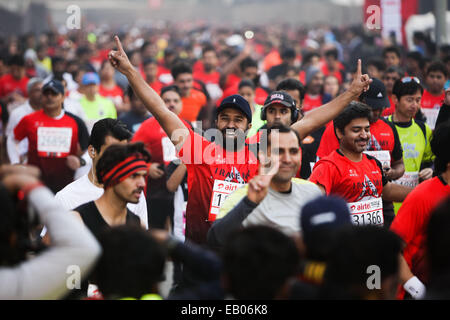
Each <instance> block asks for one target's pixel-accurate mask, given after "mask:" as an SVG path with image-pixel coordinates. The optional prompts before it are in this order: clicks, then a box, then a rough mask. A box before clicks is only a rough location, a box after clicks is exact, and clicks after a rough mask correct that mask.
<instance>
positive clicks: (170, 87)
mask: <svg viewBox="0 0 450 320" xmlns="http://www.w3.org/2000/svg"><path fill="white" fill-rule="evenodd" d="M168 91H174V92H176V93H178V95H179V96H180V97H181V92H180V88H178V86H177V85H174V84H172V85H170V86H165V87H163V88H162V89H161V93H160V94H159V96H160V97H162V96H163V95H164V93H166V92H168Z"/></svg>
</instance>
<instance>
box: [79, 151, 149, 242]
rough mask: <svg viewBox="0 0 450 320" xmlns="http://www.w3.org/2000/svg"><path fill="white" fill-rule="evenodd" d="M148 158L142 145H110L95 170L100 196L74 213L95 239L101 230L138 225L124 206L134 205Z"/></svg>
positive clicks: (142, 183) (136, 218)
mask: <svg viewBox="0 0 450 320" xmlns="http://www.w3.org/2000/svg"><path fill="white" fill-rule="evenodd" d="M149 161H150V154H149V153H148V151H147V150H146V149H145V148H144V144H143V143H133V144H126V145H123V144H113V145H111V146H110V147H108V148H107V149H106V150H105V152H104V153H103V155H102V157H101V158H100V159H99V160H98V163H97V166H96V175H97V177H96V178H97V181H98V182H99V183H101V184H102V185H103V189H104V190H105V191H104V193H103V195H102V196H101V197H100V198H99V199H97V200H95V201H90V202H88V203H85V204H83V205H81V206H79V207H77V208H75V209H74V211H73V212H74V214H75V216H77V217H78V218H79V219H80V218H81V220H82V221H83V223H84V224H85V225H86V226H87V227H88V228H89V229H90V230H91V231H92V233H93V234H94V235H95V236H96V237H98V236H99V234H100V233H101V232H102V231H104V230H105V229H107V228H109V227H112V226H117V225H123V224H127V225H140V224H141V221H140V218H139V217H138V216H136V215H135V214H133V213H132V212H131V211H130V210H129V209H128V208H127V204H128V203H138V202H139V198H140V196H141V193H142V191H144V188H145V181H146V179H147V174H148V164H149Z"/></svg>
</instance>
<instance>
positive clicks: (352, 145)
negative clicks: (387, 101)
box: [309, 102, 411, 225]
mask: <svg viewBox="0 0 450 320" xmlns="http://www.w3.org/2000/svg"><path fill="white" fill-rule="evenodd" d="M369 119H370V109H369V107H367V105H365V104H363V103H360V102H351V103H350V104H349V105H348V106H347V108H345V110H344V111H343V112H342V113H341V114H340V115H339V116H338V117H336V119H334V126H335V128H336V135H337V137H338V140H339V149H337V150H335V151H333V152H332V153H331V154H330V155H328V156H326V157H324V158H322V159H320V160H319V161H318V162H317V163H316V165H315V166H314V169H313V172H312V173H311V177H310V178H309V180H310V181H312V182H314V183H316V184H318V185H319V187H320V188H321V189H322V190H324V191H325V192H326V194H333V195H336V196H340V197H342V198H344V199H345V200H346V201H347V202H348V203H349V205H350V210H351V213H352V220H353V222H354V224H356V225H367V224H375V225H383V224H384V223H383V221H384V219H383V215H382V203H381V198H382V197H383V199H385V200H388V201H394V200H395V199H404V198H405V197H406V195H407V194H408V193H409V192H410V191H411V189H410V188H407V187H403V186H400V185H396V184H393V183H390V182H388V180H387V178H386V176H385V175H384V172H383V169H382V165H381V163H380V162H379V161H378V160H377V159H376V158H375V157H372V156H370V155H366V154H365V153H364V151H365V150H366V149H367V145H368V143H369V141H370V137H371V135H370V123H369ZM378 200H379V201H378Z"/></svg>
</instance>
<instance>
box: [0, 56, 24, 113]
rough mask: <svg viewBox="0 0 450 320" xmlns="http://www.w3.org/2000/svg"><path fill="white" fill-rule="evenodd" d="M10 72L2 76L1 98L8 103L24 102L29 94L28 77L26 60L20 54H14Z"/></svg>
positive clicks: (10, 63) (9, 62)
mask: <svg viewBox="0 0 450 320" xmlns="http://www.w3.org/2000/svg"><path fill="white" fill-rule="evenodd" d="M8 65H9V73H7V74H5V75H4V76H2V77H1V78H0V99H2V100H3V101H5V102H6V103H7V104H8V103H24V102H25V100H26V99H25V98H26V97H28V95H27V84H28V80H29V79H28V78H27V76H26V75H25V61H24V59H23V58H22V56H20V55H15V56H12V57H11V58H10V59H9V61H8Z"/></svg>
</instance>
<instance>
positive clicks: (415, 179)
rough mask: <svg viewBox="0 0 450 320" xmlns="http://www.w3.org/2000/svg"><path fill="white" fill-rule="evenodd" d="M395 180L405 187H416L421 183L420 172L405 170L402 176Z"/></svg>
mask: <svg viewBox="0 0 450 320" xmlns="http://www.w3.org/2000/svg"><path fill="white" fill-rule="evenodd" d="M393 182H394V183H396V184H400V185H402V186H405V187H410V188H415V187H417V185H418V184H419V172H417V171H416V172H405V173H404V174H403V176H401V178H398V179H397V180H394V181H393Z"/></svg>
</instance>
